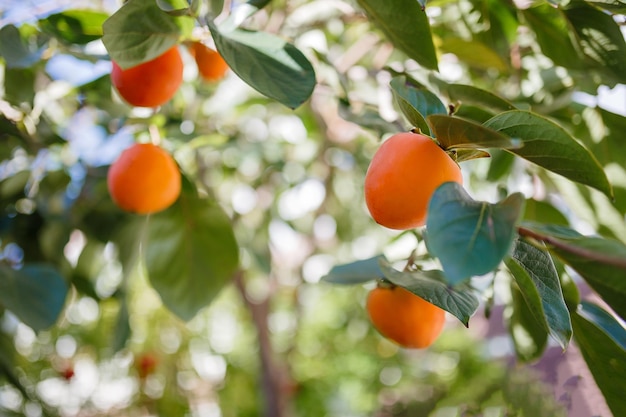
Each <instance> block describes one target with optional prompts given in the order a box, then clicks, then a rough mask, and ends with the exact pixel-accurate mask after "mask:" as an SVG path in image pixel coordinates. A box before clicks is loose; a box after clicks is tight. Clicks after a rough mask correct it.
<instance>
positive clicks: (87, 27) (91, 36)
mask: <svg viewBox="0 0 626 417" xmlns="http://www.w3.org/2000/svg"><path fill="white" fill-rule="evenodd" d="M108 17H109V15H108V14H106V13H102V12H99V11H95V10H66V11H64V12H62V13H56V14H52V15H50V16H48V17H47V18H45V19H42V20H40V21H39V26H40V27H41V29H42V30H43V31H44V32H46V33H49V34H50V35H52V36H54V37H56V38H57V39H60V40H62V41H64V42H67V43H70V44H86V43H88V42H91V41H94V40H96V39H100V37H101V36H102V24H103V23H104V21H105V20H106V19H107V18H108Z"/></svg>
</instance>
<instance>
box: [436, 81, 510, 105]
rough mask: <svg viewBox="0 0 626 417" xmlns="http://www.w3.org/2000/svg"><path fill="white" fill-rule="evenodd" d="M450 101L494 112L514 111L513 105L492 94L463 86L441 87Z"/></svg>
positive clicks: (449, 85)
mask: <svg viewBox="0 0 626 417" xmlns="http://www.w3.org/2000/svg"><path fill="white" fill-rule="evenodd" d="M443 89H444V90H445V92H446V93H447V95H448V97H449V98H450V100H451V101H459V102H461V103H472V104H475V105H478V106H483V107H486V108H488V109H489V110H494V111H508V110H513V109H515V106H514V105H513V103H511V102H509V101H508V100H505V99H503V98H502V97H500V96H497V95H495V94H493V93H492V92H490V91H486V90H483V89H481V88H478V87H474V86H471V85H465V84H448V85H445V86H444V87H443Z"/></svg>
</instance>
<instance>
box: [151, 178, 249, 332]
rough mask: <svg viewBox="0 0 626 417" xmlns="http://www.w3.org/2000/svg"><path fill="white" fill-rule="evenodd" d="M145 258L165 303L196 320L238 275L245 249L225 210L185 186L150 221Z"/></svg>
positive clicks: (186, 317) (152, 280)
mask: <svg viewBox="0 0 626 417" xmlns="http://www.w3.org/2000/svg"><path fill="white" fill-rule="evenodd" d="M190 187H191V186H188V187H187V188H190ZM193 191H195V190H193ZM144 260H145V264H146V269H147V271H148V277H149V279H150V282H151V283H152V285H153V287H154V288H155V289H156V290H157V292H158V293H159V295H160V296H161V299H162V300H163V304H165V306H166V307H167V308H168V309H170V310H171V311H172V312H173V313H174V314H176V315H177V316H178V317H180V318H181V319H183V320H190V319H192V318H193V317H194V316H195V315H196V314H197V313H198V311H199V310H200V309H202V308H203V307H206V306H208V305H209V304H210V303H211V301H213V299H214V298H215V297H216V296H217V294H218V293H219V292H220V290H221V289H222V288H223V287H224V285H226V283H227V282H228V281H229V280H230V279H231V278H232V277H233V275H234V274H235V272H236V270H237V267H238V262H239V248H238V246H237V242H236V241H235V236H234V233H233V229H232V227H231V224H230V220H229V218H228V216H226V214H225V213H224V212H223V211H222V209H221V208H220V207H219V206H217V205H216V204H215V203H214V202H212V201H209V200H207V199H205V198H201V197H199V196H197V195H196V194H195V193H194V192H192V191H190V190H184V191H183V193H182V194H181V196H180V198H179V199H178V201H177V202H176V203H175V204H174V205H173V206H172V207H170V208H169V209H167V210H165V211H162V212H159V213H157V214H155V215H152V216H151V218H150V219H149V222H148V226H147V230H146V243H145V251H144Z"/></svg>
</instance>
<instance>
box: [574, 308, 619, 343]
mask: <svg viewBox="0 0 626 417" xmlns="http://www.w3.org/2000/svg"><path fill="white" fill-rule="evenodd" d="M577 313H578V314H579V315H580V316H581V317H582V318H584V319H585V320H587V321H589V322H591V323H593V324H595V325H596V326H597V327H598V328H600V329H601V330H602V331H603V332H604V333H606V335H607V336H609V337H610V338H611V339H613V341H614V342H615V343H617V345H618V346H619V347H621V348H622V349H623V350H624V351H626V329H624V326H623V325H622V324H621V323H620V322H618V321H617V320H615V317H613V316H612V315H610V314H609V313H608V312H606V311H605V310H603V309H602V308H600V307H599V306H597V305H595V304H592V303H590V302H587V301H583V302H582V303H580V306H579V307H578V310H577Z"/></svg>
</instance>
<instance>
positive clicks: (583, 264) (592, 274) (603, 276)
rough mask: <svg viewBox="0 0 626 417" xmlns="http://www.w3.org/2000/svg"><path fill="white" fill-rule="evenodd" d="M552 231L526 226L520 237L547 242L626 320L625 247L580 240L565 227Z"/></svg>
mask: <svg viewBox="0 0 626 417" xmlns="http://www.w3.org/2000/svg"><path fill="white" fill-rule="evenodd" d="M552 230H553V231H551V230H549V229H545V228H544V229H540V228H537V227H536V226H535V225H529V224H527V223H524V225H523V226H522V227H521V228H520V229H519V233H520V235H523V236H526V237H530V238H533V239H535V240H541V241H543V242H545V243H546V245H547V246H548V249H550V251H551V252H553V253H554V254H555V255H556V256H558V257H559V258H560V259H561V260H562V261H563V262H564V263H566V264H567V265H569V266H571V267H572V268H573V269H574V270H575V271H576V272H578V273H579V274H580V275H581V276H582V277H583V278H584V279H585V281H587V283H588V284H589V285H590V286H591V288H593V289H594V290H595V291H596V292H597V293H598V294H600V296H601V297H602V299H603V300H604V301H605V302H606V303H607V304H608V305H609V306H610V307H611V308H612V309H613V310H614V311H615V312H616V313H617V314H618V315H619V316H620V317H621V318H623V319H624V318H626V304H625V303H624V299H626V279H624V277H625V276H626V245H624V244H623V243H622V242H619V241H617V240H612V239H604V238H600V237H587V236H581V235H579V234H577V233H576V232H575V231H573V230H571V229H567V228H565V227H560V228H553V229H552ZM554 232H556V233H554Z"/></svg>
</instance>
